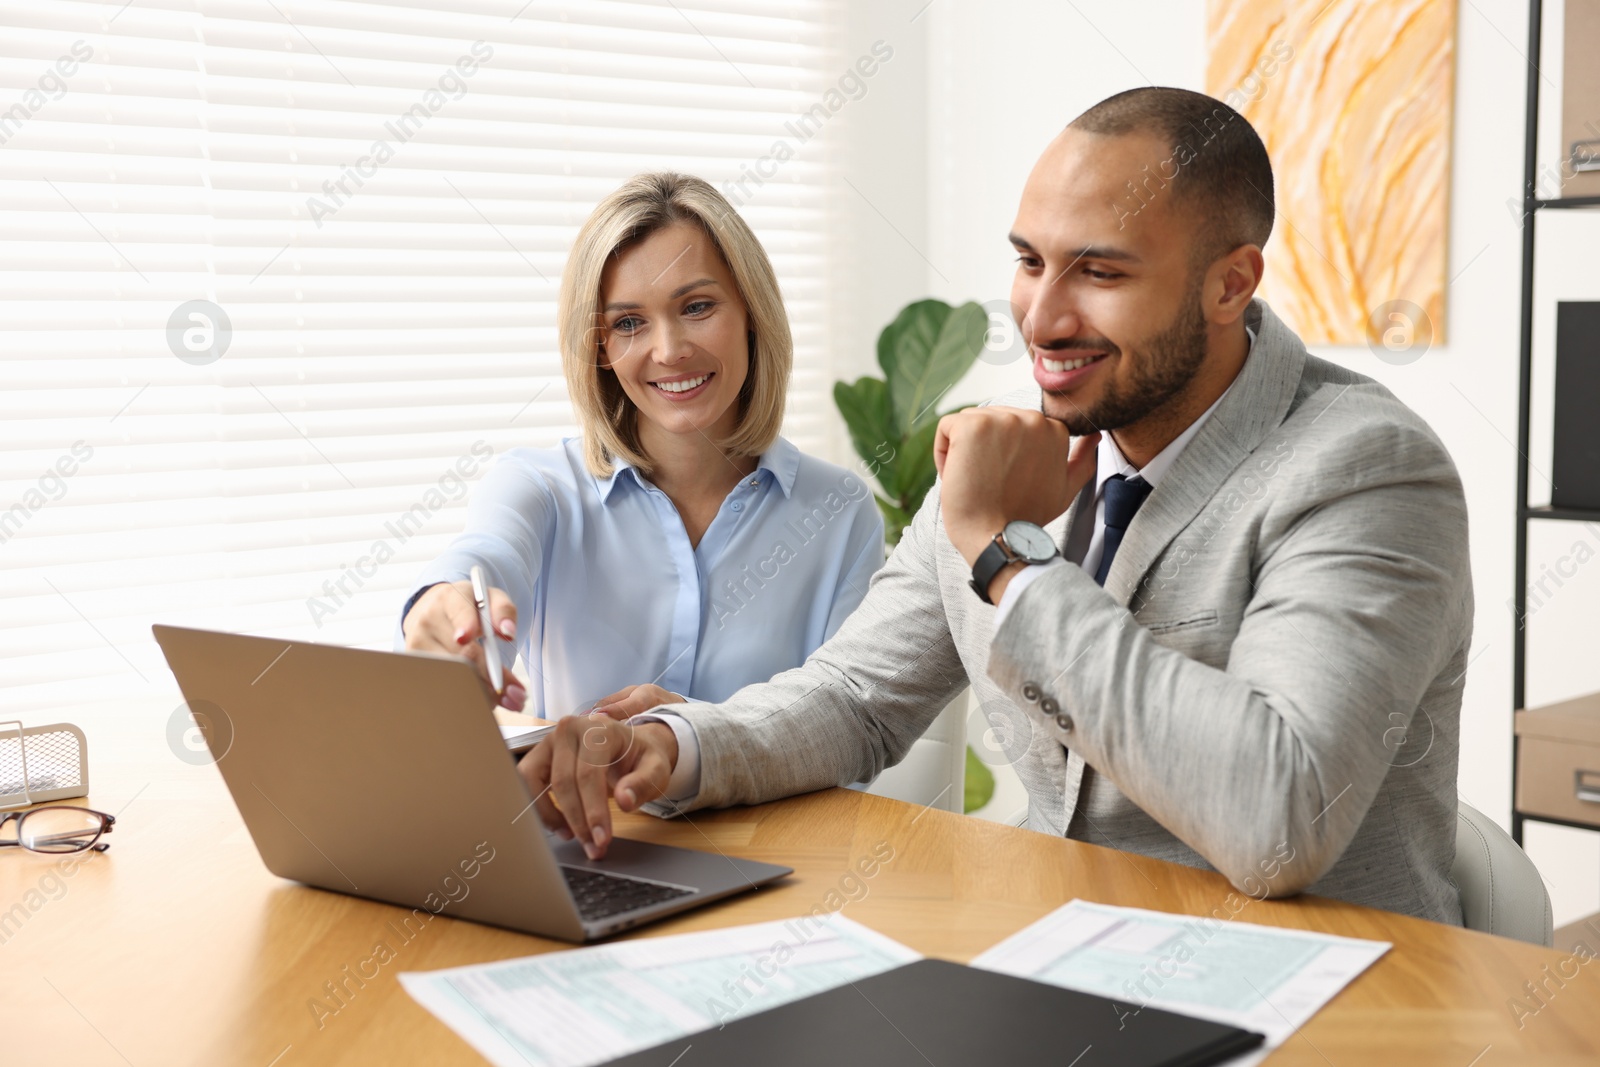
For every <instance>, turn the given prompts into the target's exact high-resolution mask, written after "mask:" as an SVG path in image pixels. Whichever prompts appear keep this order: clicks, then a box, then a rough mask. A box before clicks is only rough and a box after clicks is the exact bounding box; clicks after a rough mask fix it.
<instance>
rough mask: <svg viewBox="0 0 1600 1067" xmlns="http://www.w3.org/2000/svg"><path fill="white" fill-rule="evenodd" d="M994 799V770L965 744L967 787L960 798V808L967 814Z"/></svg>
mask: <svg viewBox="0 0 1600 1067" xmlns="http://www.w3.org/2000/svg"><path fill="white" fill-rule="evenodd" d="M993 799H994V772H992V771H991V770H989V768H988V767H985V766H984V765H983V761H982V760H981V759H979V758H978V757H977V754H976V753H974V752H973V751H972V746H971V745H968V746H967V788H966V795H965V796H964V797H962V798H961V800H962V803H961V810H962V811H963V812H965V813H967V814H968V815H970V814H972V813H973V812H975V811H977V810H978V809H979V808H981V807H983V806H984V805H985V804H987V803H989V801H991V800H993Z"/></svg>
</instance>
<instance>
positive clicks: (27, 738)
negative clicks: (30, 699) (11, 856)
mask: <svg viewBox="0 0 1600 1067" xmlns="http://www.w3.org/2000/svg"><path fill="white" fill-rule="evenodd" d="M88 795H89V745H88V742H87V741H86V740H85V739H84V736H83V731H82V730H80V729H78V728H77V727H76V726H73V725H72V724H71V723H65V722H58V723H52V724H50V725H49V726H29V727H24V726H23V725H22V723H20V722H0V811H3V810H5V809H8V808H21V807H27V806H28V805H30V804H38V803H40V802H41V801H46V800H65V799H67V798H68V797H82V796H88Z"/></svg>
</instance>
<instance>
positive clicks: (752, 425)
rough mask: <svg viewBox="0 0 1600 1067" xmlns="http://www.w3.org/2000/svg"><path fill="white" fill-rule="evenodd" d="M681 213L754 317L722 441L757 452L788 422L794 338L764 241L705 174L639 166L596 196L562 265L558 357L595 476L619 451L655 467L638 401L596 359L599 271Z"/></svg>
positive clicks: (733, 449) (734, 449) (646, 468)
mask: <svg viewBox="0 0 1600 1067" xmlns="http://www.w3.org/2000/svg"><path fill="white" fill-rule="evenodd" d="M675 222H691V223H694V224H696V225H698V226H699V227H700V228H701V229H702V230H703V231H704V232H705V234H706V236H707V237H709V238H710V239H711V243H712V244H713V245H714V246H715V247H716V249H717V252H718V254H719V255H721V256H722V261H723V262H724V263H726V264H727V266H728V270H729V272H730V273H731V274H732V275H733V280H734V283H735V284H736V285H737V286H738V289H739V296H740V298H741V299H742V300H743V301H744V305H745V310H746V313H747V315H748V320H749V335H750V370H749V373H748V374H747V375H746V376H745V382H744V388H743V389H741V390H740V392H739V398H738V401H737V403H738V405H739V420H738V425H737V426H736V427H735V428H734V431H733V433H732V435H731V436H729V437H728V439H727V440H724V441H719V442H717V444H718V445H719V446H720V447H721V448H723V449H725V450H727V451H728V452H730V453H732V454H733V455H736V456H759V455H760V454H761V453H763V452H765V451H766V450H767V449H768V448H770V447H771V446H772V442H773V441H774V440H775V439H776V438H777V436H778V429H779V427H780V426H781V425H782V423H783V407H784V397H785V393H786V391H787V388H788V383H789V370H790V368H791V367H792V366H793V364H794V341H793V339H792V338H791V336H790V334H789V316H788V314H787V313H786V312H785V311H784V308H783V297H782V295H781V294H780V293H779V291H778V277H777V275H776V274H774V273H773V270H772V264H771V262H769V261H768V259H767V253H766V250H765V249H763V248H762V247H761V242H760V241H758V240H756V235H755V234H754V233H752V232H750V227H749V226H747V225H746V224H745V221H744V220H743V219H742V218H740V217H739V215H738V213H736V212H735V211H734V210H733V205H731V204H729V203H728V201H727V200H726V199H725V198H724V197H723V196H722V194H721V193H719V192H717V191H716V189H714V188H712V187H711V185H710V184H709V183H707V182H706V181H704V180H702V179H700V178H696V177H692V176H691V175H687V174H675V173H672V172H670V171H659V172H653V173H649V174H639V175H635V176H634V177H632V178H629V179H628V180H627V181H626V182H624V183H623V184H622V187H621V188H619V189H617V190H616V191H615V192H613V193H612V194H611V195H610V196H607V197H606V198H605V199H604V200H602V201H600V203H599V204H598V205H596V207H595V209H594V211H593V212H592V213H591V214H590V215H589V218H588V219H587V220H586V221H585V222H584V224H583V228H582V229H580V230H579V231H578V236H577V239H576V240H575V241H574V242H573V245H572V253H571V255H570V256H568V258H567V267H566V270H564V271H563V272H562V274H561V299H560V305H559V308H558V311H557V323H558V328H559V331H560V338H561V363H562V367H563V369H564V370H565V372H566V377H567V391H568V393H569V394H570V395H571V397H572V403H573V406H574V407H575V408H577V410H578V415H579V418H580V420H581V421H582V424H583V456H584V462H585V464H586V465H587V466H588V468H589V471H590V472H591V473H592V474H594V475H595V476H596V477H600V478H604V477H606V476H608V475H610V474H611V473H612V471H613V469H614V464H613V461H614V460H616V459H623V460H626V461H627V462H629V463H631V464H633V465H634V466H635V467H637V468H639V470H640V471H641V472H642V473H645V474H648V473H650V471H651V462H650V458H649V457H648V456H646V455H645V454H644V450H643V449H642V448H641V447H640V444H639V409H638V408H637V407H635V406H634V403H633V401H631V400H629V399H628V396H627V394H626V393H624V392H623V390H622V384H621V383H620V382H619V381H618V380H617V376H616V374H615V372H613V371H612V370H611V369H610V368H609V367H606V366H604V365H603V362H602V360H601V358H600V338H601V337H602V336H603V322H604V319H603V317H602V315H601V310H600V279H601V275H602V273H603V272H604V271H605V268H606V264H607V262H608V261H609V260H610V259H611V257H612V256H616V255H620V254H621V253H622V252H624V251H626V250H627V249H628V248H630V247H631V246H633V245H635V244H637V243H638V242H639V241H642V240H644V239H645V238H646V237H648V236H650V235H651V234H653V233H655V232H656V231H657V230H660V229H662V228H663V227H665V226H669V225H671V224H672V223H675Z"/></svg>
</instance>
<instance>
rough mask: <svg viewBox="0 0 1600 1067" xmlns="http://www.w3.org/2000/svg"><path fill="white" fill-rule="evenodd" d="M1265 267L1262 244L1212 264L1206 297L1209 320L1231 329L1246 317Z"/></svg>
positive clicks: (1240, 249)
mask: <svg viewBox="0 0 1600 1067" xmlns="http://www.w3.org/2000/svg"><path fill="white" fill-rule="evenodd" d="M1264 268H1265V262H1264V261H1263V259H1262V258H1261V248H1260V246H1259V245H1240V246H1239V247H1238V248H1235V249H1234V250H1233V251H1232V252H1229V253H1228V254H1227V255H1225V256H1222V257H1221V258H1220V259H1218V260H1217V261H1216V262H1215V263H1212V264H1211V267H1210V269H1209V270H1207V271H1206V280H1205V287H1204V290H1203V297H1202V302H1203V306H1204V308H1205V314H1206V320H1207V321H1208V322H1210V323H1211V324H1212V325H1214V326H1227V325H1229V324H1230V323H1232V322H1233V321H1234V320H1236V319H1238V318H1239V317H1240V316H1241V315H1243V314H1244V313H1245V311H1246V310H1247V309H1248V308H1249V307H1250V301H1251V299H1252V298H1253V297H1254V296H1255V295H1256V288H1257V287H1258V286H1260V284H1261V272H1262V270H1263V269H1264Z"/></svg>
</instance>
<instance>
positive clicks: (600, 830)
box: [589, 826, 611, 848]
mask: <svg viewBox="0 0 1600 1067" xmlns="http://www.w3.org/2000/svg"><path fill="white" fill-rule="evenodd" d="M589 834H590V836H591V837H593V838H594V844H595V847H596V848H605V847H606V842H607V841H609V840H610V839H611V835H610V834H608V833H606V828H605V827H604V826H596V827H595V828H594V829H593V830H591V831H589Z"/></svg>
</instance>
